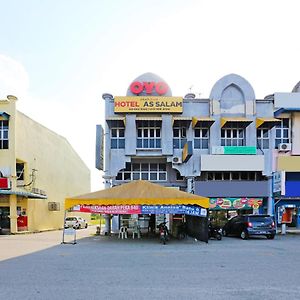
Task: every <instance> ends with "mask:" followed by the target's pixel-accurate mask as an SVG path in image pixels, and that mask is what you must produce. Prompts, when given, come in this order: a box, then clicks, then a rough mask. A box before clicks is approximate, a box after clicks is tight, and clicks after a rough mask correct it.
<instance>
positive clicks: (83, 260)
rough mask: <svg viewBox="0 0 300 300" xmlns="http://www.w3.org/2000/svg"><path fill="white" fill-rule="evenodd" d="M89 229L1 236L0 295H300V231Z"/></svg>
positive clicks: (202, 297) (128, 296)
mask: <svg viewBox="0 0 300 300" xmlns="http://www.w3.org/2000/svg"><path fill="white" fill-rule="evenodd" d="M94 232H95V230H94V228H90V229H87V230H86V229H84V230H80V231H78V235H79V238H80V237H81V239H79V240H78V243H77V244H76V245H71V244H60V242H61V236H62V235H61V234H62V232H61V231H56V232H46V233H40V234H29V235H22V236H19V235H18V236H0V260H1V261H0V298H1V299H8V300H10V299H22V300H25V299H31V300H32V299H57V300H58V299H72V300H75V299H205V300H207V299H226V300H227V299H264V300H265V299H299V298H300V285H299V278H300V276H299V275H300V271H299V270H300V255H299V249H300V235H287V236H280V235H278V236H276V238H275V239H274V240H267V239H265V238H253V239H250V240H246V241H243V240H241V239H238V238H223V240H222V241H216V240H211V241H209V243H208V244H206V243H203V242H196V241H195V240H194V239H192V238H189V239H187V240H183V241H177V240H172V241H170V242H169V243H168V244H167V245H165V246H164V245H161V244H160V243H159V241H158V238H151V239H146V238H142V239H140V240H138V239H134V240H132V239H127V240H122V239H118V238H116V237H103V236H101V237H99V236H94V235H91V234H93V233H94ZM26 249H27V250H26ZM3 250H4V251H3ZM4 252H6V253H7V254H6V257H5V255H4V254H3V253H4ZM18 252H19V254H18ZM9 253H11V255H8V254H9ZM26 253H27V254H26ZM12 254H13V255H12ZM18 255H19V256H18ZM13 256H14V257H13Z"/></svg>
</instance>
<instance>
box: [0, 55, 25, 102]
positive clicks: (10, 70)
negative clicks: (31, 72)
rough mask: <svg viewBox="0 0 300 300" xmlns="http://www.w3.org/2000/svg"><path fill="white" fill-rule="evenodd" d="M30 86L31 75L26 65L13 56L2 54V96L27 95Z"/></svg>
mask: <svg viewBox="0 0 300 300" xmlns="http://www.w3.org/2000/svg"><path fill="white" fill-rule="evenodd" d="M28 88H29V76H28V73H27V72H26V70H25V68H24V66H23V65H22V64H21V63H19V62H18V61H16V60H14V59H13V58H11V57H8V56H6V55H2V54H0V97H1V98H3V97H4V98H6V96H7V95H14V96H17V97H18V98H20V97H25V96H26V95H27V93H28Z"/></svg>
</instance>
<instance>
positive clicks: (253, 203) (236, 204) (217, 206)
mask: <svg viewBox="0 0 300 300" xmlns="http://www.w3.org/2000/svg"><path fill="white" fill-rule="evenodd" d="M262 203H263V200H262V198H245V197H243V198H209V209H210V210H222V209H251V208H253V209H258V208H259V207H260V206H261V205H262Z"/></svg>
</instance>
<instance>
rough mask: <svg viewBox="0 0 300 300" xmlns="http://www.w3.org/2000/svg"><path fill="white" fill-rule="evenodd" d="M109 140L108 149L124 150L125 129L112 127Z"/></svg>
mask: <svg viewBox="0 0 300 300" xmlns="http://www.w3.org/2000/svg"><path fill="white" fill-rule="evenodd" d="M110 134H111V139H110V147H111V149H124V148H125V128H124V127H119V126H116V127H112V128H111V129H110Z"/></svg>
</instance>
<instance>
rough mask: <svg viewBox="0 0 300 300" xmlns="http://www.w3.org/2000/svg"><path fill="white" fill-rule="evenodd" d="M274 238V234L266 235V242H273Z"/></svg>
mask: <svg viewBox="0 0 300 300" xmlns="http://www.w3.org/2000/svg"><path fill="white" fill-rule="evenodd" d="M274 237H275V234H268V235H267V239H268V240H273V239H274Z"/></svg>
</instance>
